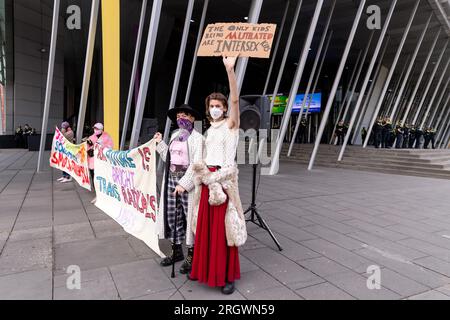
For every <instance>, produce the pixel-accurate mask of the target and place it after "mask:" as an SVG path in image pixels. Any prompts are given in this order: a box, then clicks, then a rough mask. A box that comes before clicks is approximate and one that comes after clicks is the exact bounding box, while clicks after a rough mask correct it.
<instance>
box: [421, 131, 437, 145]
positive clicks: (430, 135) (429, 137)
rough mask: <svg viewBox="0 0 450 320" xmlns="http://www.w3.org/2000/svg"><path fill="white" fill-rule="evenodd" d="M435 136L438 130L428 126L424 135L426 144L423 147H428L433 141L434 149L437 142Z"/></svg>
mask: <svg viewBox="0 0 450 320" xmlns="http://www.w3.org/2000/svg"><path fill="white" fill-rule="evenodd" d="M435 136H436V130H434V129H433V128H432V127H428V128H426V130H425V132H424V134H423V137H424V140H425V141H424V144H423V148H424V149H428V145H429V144H430V142H431V148H433V149H434V142H435Z"/></svg>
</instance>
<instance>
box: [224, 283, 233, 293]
mask: <svg viewBox="0 0 450 320" xmlns="http://www.w3.org/2000/svg"><path fill="white" fill-rule="evenodd" d="M234 289H235V288H234V282H227V284H226V285H225V286H223V287H222V293H223V294H232V293H233V292H234Z"/></svg>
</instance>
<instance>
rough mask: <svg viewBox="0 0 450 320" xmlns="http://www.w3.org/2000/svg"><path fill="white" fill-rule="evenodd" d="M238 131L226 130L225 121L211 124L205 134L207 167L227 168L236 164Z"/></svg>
mask: <svg viewBox="0 0 450 320" xmlns="http://www.w3.org/2000/svg"><path fill="white" fill-rule="evenodd" d="M238 141H239V130H238V129H230V128H228V124H227V120H226V119H224V120H222V121H218V122H211V127H210V128H209V129H208V131H207V132H206V140H205V162H206V164H207V165H209V166H221V167H228V166H233V165H235V164H236V162H235V158H236V150H237V144H238Z"/></svg>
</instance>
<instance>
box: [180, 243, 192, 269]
mask: <svg viewBox="0 0 450 320" xmlns="http://www.w3.org/2000/svg"><path fill="white" fill-rule="evenodd" d="M193 258H194V247H192V248H188V254H187V256H186V259H185V260H184V262H183V264H182V265H181V267H180V273H181V274H186V273H189V272H191V268H192V259H193Z"/></svg>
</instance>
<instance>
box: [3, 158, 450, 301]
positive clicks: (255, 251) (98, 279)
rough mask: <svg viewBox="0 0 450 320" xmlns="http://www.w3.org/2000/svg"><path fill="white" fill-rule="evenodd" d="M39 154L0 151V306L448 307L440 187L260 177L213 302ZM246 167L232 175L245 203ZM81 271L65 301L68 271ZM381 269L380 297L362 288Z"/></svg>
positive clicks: (373, 176)
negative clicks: (235, 253)
mask: <svg viewBox="0 0 450 320" xmlns="http://www.w3.org/2000/svg"><path fill="white" fill-rule="evenodd" d="M36 159H37V154H36V153H32V152H26V151H18V150H0V299H209V300H210V299H224V298H225V299H405V298H408V299H447V300H449V299H450V197H449V196H448V195H449V194H450V183H449V181H447V180H440V179H428V178H418V177H405V176H396V175H386V174H378V173H366V172H359V171H351V170H342V169H316V170H314V171H313V172H307V171H306V170H305V168H302V167H298V166H296V165H295V164H292V163H284V164H282V165H281V170H280V174H279V175H277V176H273V177H268V176H263V177H262V178H261V183H260V186H259V194H258V204H259V206H260V207H259V209H260V213H261V214H262V215H263V217H264V218H265V219H266V220H267V222H268V223H269V225H270V227H271V228H272V230H273V231H274V232H275V235H276V237H277V238H278V240H279V241H280V242H281V244H282V246H283V248H284V250H283V251H281V252H279V251H278V250H277V249H276V247H275V245H274V243H273V242H272V240H271V239H270V237H269V235H268V233H267V232H266V231H265V230H262V229H260V228H258V227H257V226H255V225H253V224H249V225H248V231H249V240H248V242H247V244H246V245H245V246H244V247H243V248H242V250H241V251H240V253H241V268H242V279H241V280H240V281H238V282H237V291H236V292H235V293H234V294H233V295H231V296H223V295H222V294H221V293H220V291H219V290H218V289H210V288H208V287H205V286H201V285H198V284H197V283H192V282H189V281H186V279H185V277H184V276H182V275H180V274H178V275H177V277H176V278H175V279H171V278H170V270H169V269H165V268H161V267H160V266H159V264H158V262H159V258H158V257H156V256H155V254H153V253H152V251H150V250H149V249H148V248H147V247H146V246H145V245H144V244H143V243H142V242H141V241H139V240H137V239H135V238H133V237H131V236H129V235H127V234H126V233H125V232H124V231H123V230H122V229H121V228H120V227H119V226H118V225H117V224H116V223H115V222H114V221H113V220H112V219H110V218H109V217H108V216H107V215H106V214H104V213H102V212H101V211H99V210H98V209H97V208H96V207H94V206H93V205H91V204H90V200H91V199H92V195H91V194H89V193H88V192H86V191H85V190H83V189H81V188H79V187H77V186H76V185H75V184H73V183H69V184H59V183H57V182H55V180H56V179H57V178H58V177H60V174H59V172H57V171H53V170H50V169H47V170H46V171H45V172H44V173H41V174H36V173H35V166H36ZM250 177H251V175H250V168H241V176H240V188H241V197H242V199H243V201H244V202H247V203H248V199H249V196H250V181H251V180H250ZM70 265H78V266H79V267H80V269H81V281H82V283H81V289H80V290H69V289H68V288H67V285H66V283H67V279H68V277H69V274H67V273H66V268H68V267H69V266H70ZM371 265H376V266H379V267H380V269H381V270H380V273H381V289H379V290H377V289H374V290H369V289H368V288H367V284H366V282H367V278H368V277H369V274H367V273H366V272H367V268H368V267H369V266H371Z"/></svg>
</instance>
